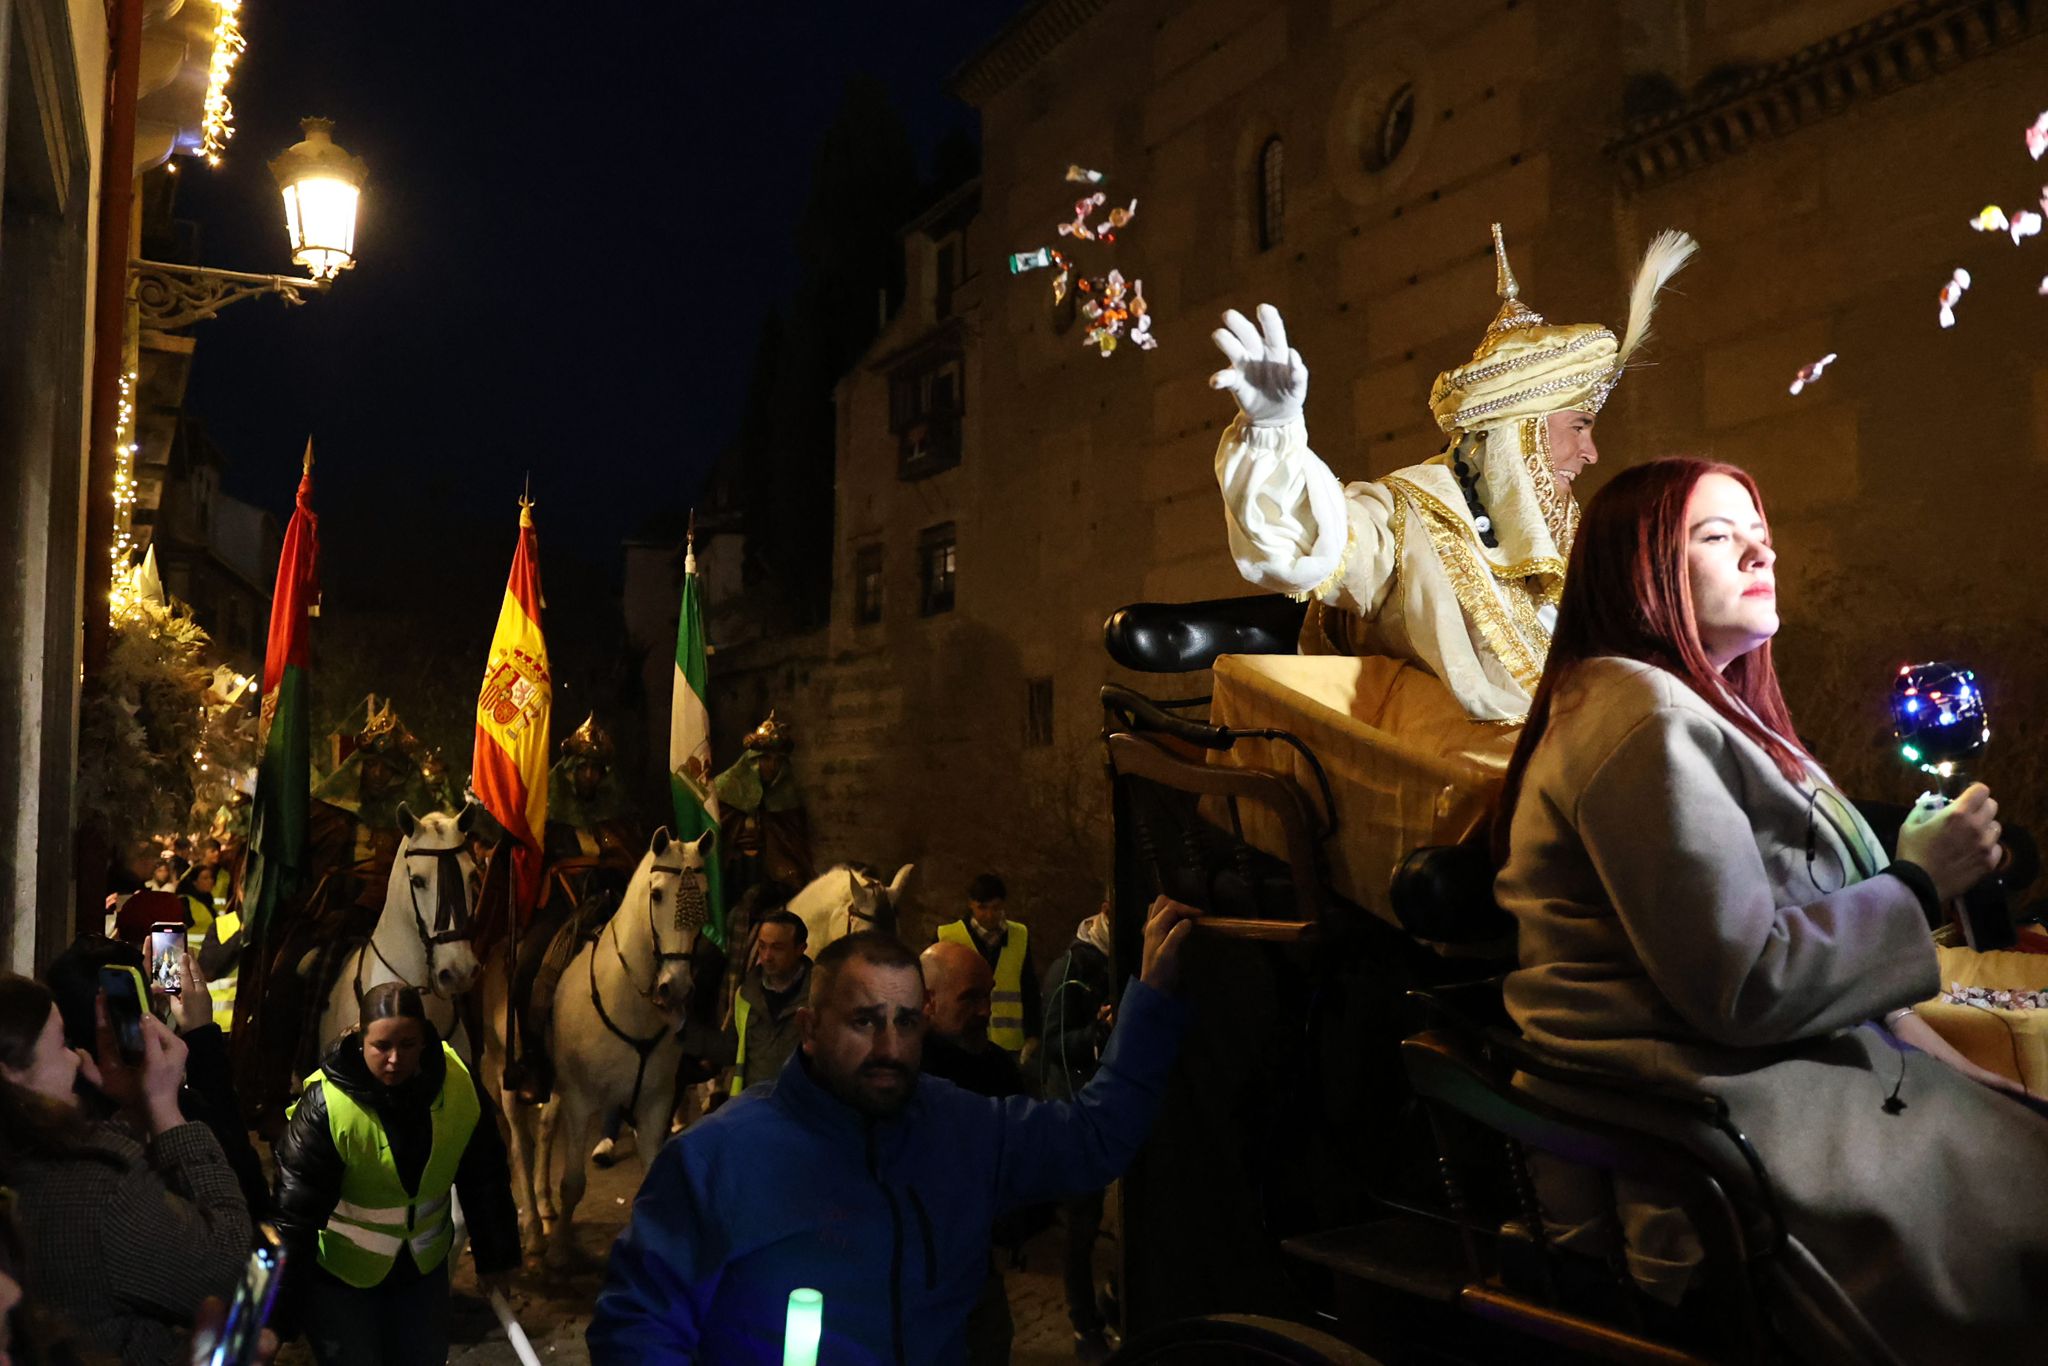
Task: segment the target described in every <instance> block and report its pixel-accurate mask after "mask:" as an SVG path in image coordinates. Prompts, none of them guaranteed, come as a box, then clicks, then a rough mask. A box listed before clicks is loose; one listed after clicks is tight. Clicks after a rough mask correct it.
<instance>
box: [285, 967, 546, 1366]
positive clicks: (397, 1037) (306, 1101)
mask: <svg viewBox="0 0 2048 1366" xmlns="http://www.w3.org/2000/svg"><path fill="white" fill-rule="evenodd" d="M362 1018H363V1023H362V1026H361V1027H360V1028H359V1029H352V1030H350V1031H349V1032H348V1033H346V1034H344V1035H342V1036H341V1038H340V1039H339V1040H337V1041H336V1042H335V1044H334V1046H333V1047H332V1048H330V1049H328V1051H327V1056H326V1058H325V1059H324V1060H323V1062H322V1063H321V1066H320V1070H319V1071H317V1072H315V1073H313V1074H312V1075H311V1076H309V1077H307V1078H306V1089H305V1094H303V1095H302V1096H300V1097H299V1101H298V1104H296V1105H294V1106H293V1107H292V1109H291V1114H290V1122H289V1123H288V1124H287V1126H286V1128H285V1133H284V1136H283V1137H282V1138H281V1139H280V1140H279V1141H278V1144H277V1150H276V1155H277V1183H278V1184H277V1227H278V1231H279V1232H280V1233H282V1234H283V1235H284V1239H285V1243H286V1246H287V1247H288V1248H289V1249H290V1251H291V1257H292V1267H291V1273H290V1276H289V1278H288V1281H287V1287H288V1290H289V1293H290V1295H291V1302H290V1303H289V1304H288V1305H286V1306H285V1313H284V1314H283V1315H282V1316H281V1317H282V1319H283V1323H284V1327H283V1328H282V1329H280V1332H279V1336H280V1337H285V1336H288V1333H289V1331H290V1330H292V1329H303V1330H304V1332H305V1333H306V1336H307V1338H308V1339H309V1340H310V1342H311V1343H312V1347H313V1355H314V1357H315V1358H316V1359H317V1360H318V1361H319V1362H320V1363H321V1366H335V1363H341V1362H349V1363H355V1362H372V1361H375V1362H382V1363H386V1366H400V1364H401V1363H413V1362H418V1363H433V1364H434V1366H440V1363H442V1362H445V1361H447V1359H448V1270H449V1268H448V1252H449V1248H450V1246H451V1244H452V1243H453V1241H454V1236H455V1228H454V1221H453V1217H452V1210H451V1207H450V1206H451V1199H450V1197H451V1194H460V1195H461V1197H462V1209H463V1213H464V1214H465V1215H466V1216H467V1217H468V1220H469V1237H470V1250H471V1251H472V1253H473V1254H474V1255H475V1257H476V1269H477V1280H478V1283H479V1285H480V1287H481V1288H482V1289H483V1290H484V1291H485V1292H486V1293H488V1292H489V1291H491V1290H494V1289H495V1290H501V1291H502V1290H503V1289H505V1287H506V1282H507V1278H508V1277H509V1275H510V1274H511V1272H512V1270H513V1268H515V1267H517V1266H518V1265H519V1222H518V1215H517V1214H516V1213H515V1211H514V1209H513V1206H512V1176H511V1172H510V1171H509V1169H508V1168H507V1166H506V1162H505V1147H504V1142H503V1140H502V1139H501V1138H500V1137H499V1133H498V1124H497V1116H496V1114H495V1113H494V1112H493V1110H492V1108H491V1105H490V1102H489V1100H488V1099H486V1098H485V1096H484V1093H483V1091H482V1089H481V1088H480V1087H479V1086H478V1085H477V1084H476V1082H475V1081H474V1080H473V1079H472V1078H471V1076H470V1073H469V1069H468V1068H467V1067H465V1066H464V1065H463V1063H462V1059H461V1058H459V1057H457V1056H456V1054H455V1050H454V1049H452V1048H450V1047H448V1046H447V1045H446V1044H444V1043H442V1042H441V1039H440V1036H439V1034H438V1033H437V1032H436V1031H435V1029H434V1026H433V1025H432V1024H430V1023H428V1021H427V1014H426V1010H425V1008H424V1007H423V1006H422V1005H421V1003H420V997H419V993H418V992H417V991H415V990H413V989H412V988H411V987H409V986H405V985H403V984H401V983H397V982H387V983H385V984H384V985H382V986H378V987H372V988H371V989H370V990H369V991H367V992H365V993H364V994H363V1007H362Z"/></svg>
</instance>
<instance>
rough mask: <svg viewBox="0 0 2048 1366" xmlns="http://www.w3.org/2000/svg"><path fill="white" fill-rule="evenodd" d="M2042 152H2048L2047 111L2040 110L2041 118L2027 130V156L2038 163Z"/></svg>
mask: <svg viewBox="0 0 2048 1366" xmlns="http://www.w3.org/2000/svg"><path fill="white" fill-rule="evenodd" d="M2043 152H2048V109H2044V110H2042V111H2041V117H2039V118H2037V119H2035V120H2034V126H2033V127H2032V128H2029V129H2028V130H2027V155H2028V156H2030V157H2032V158H2033V159H2034V160H2036V161H2039V160H2040V159H2041V154H2042V153H2043Z"/></svg>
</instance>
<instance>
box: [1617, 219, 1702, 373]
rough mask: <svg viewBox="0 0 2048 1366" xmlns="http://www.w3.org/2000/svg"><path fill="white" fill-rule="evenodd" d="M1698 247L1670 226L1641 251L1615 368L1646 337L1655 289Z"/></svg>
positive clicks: (1624, 361)
mask: <svg viewBox="0 0 2048 1366" xmlns="http://www.w3.org/2000/svg"><path fill="white" fill-rule="evenodd" d="M1699 249H1700V244H1699V243H1697V242H1695V241H1693V240H1692V238H1691V237H1689V236H1687V235H1686V234H1685V233H1682V232H1679V231H1677V230H1676V229H1673V228H1666V229H1665V230H1664V231H1663V232H1660V233H1658V234H1657V236H1656V237H1655V238H1653V239H1652V240H1651V242H1650V249H1649V250H1648V251H1646V252H1644V253H1643V264H1642V265H1641V266H1639V267H1637V268H1636V283H1635V288H1634V289H1632V290H1630V291H1629V296H1628V330H1627V331H1625V332H1624V333H1622V337H1621V350H1620V351H1619V352H1617V353H1616V354H1615V357H1614V368H1615V369H1616V370H1617V371H1618V370H1620V369H1621V367H1622V366H1624V365H1626V364H1627V363H1628V358H1629V356H1630V355H1631V354H1632V353H1633V352H1634V351H1635V349H1636V348H1637V347H1638V346H1641V345H1642V344H1643V342H1644V341H1645V340H1647V339H1648V337H1649V335H1650V315H1651V314H1652V313H1654V312H1656V311H1657V291H1658V290H1660V289H1662V288H1664V286H1665V284H1666V282H1668V281H1669V280H1670V279H1671V277H1672V276H1674V275H1676V274H1678V272H1679V270H1680V269H1682V268H1683V267H1684V265H1685V263H1686V262H1687V261H1689V260H1691V259H1692V254H1693V253H1694V252H1696V251H1698V250H1699Z"/></svg>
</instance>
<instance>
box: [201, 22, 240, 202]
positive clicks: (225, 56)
mask: <svg viewBox="0 0 2048 1366" xmlns="http://www.w3.org/2000/svg"><path fill="white" fill-rule="evenodd" d="M215 3H216V4H217V5H218V6H219V10H218V17H217V18H215V20H214V23H213V60H212V62H211V64H210V66H209V69H208V72H207V77H206V103H205V105H204V106H203V107H202V109H201V111H200V115H199V133H200V145H199V150H200V153H201V154H202V155H204V156H205V158H206V164H207V165H209V166H218V165H220V156H221V153H222V152H224V151H226V150H227V145H228V139H229V138H232V137H233V136H234V135H235V106H234V105H233V104H231V103H229V102H228V78H229V77H230V76H232V75H234V73H235V63H236V62H238V61H240V60H241V58H242V49H243V48H245V47H247V46H248V40H247V39H245V38H244V37H243V36H242V21H241V10H242V0H215Z"/></svg>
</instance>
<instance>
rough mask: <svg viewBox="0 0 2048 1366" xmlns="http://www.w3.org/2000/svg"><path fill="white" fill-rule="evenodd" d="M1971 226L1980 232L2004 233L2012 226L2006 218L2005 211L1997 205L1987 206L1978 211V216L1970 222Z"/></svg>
mask: <svg viewBox="0 0 2048 1366" xmlns="http://www.w3.org/2000/svg"><path fill="white" fill-rule="evenodd" d="M1970 226H1971V227H1973V228H1975V229H1976V230H1977V231H1978V232H2004V231H2005V230H2006V229H2007V228H2010V227H2011V226H2012V224H2011V223H2008V222H2007V221H2006V218H2005V210H2004V209H2001V208H1999V207H1998V206H1997V205H1996V204H1986V205H1985V206H1984V207H1983V208H1981V209H1979V210H1977V216H1976V217H1975V218H1972V219H1971V220H1970Z"/></svg>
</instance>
